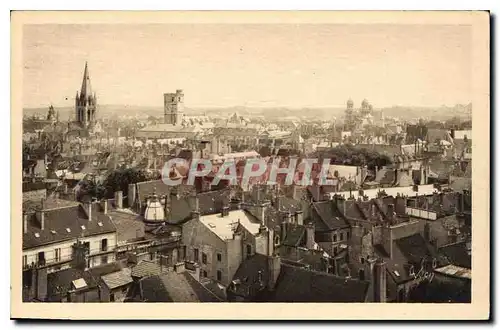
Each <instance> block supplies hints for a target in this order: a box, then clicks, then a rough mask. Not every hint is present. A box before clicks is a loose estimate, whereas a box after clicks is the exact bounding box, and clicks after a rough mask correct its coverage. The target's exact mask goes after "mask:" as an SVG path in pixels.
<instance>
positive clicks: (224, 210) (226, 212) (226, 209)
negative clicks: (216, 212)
mask: <svg viewBox="0 0 500 330" xmlns="http://www.w3.org/2000/svg"><path fill="white" fill-rule="evenodd" d="M228 215H229V206H227V205H224V206H223V207H222V212H221V216H222V217H227V216H228Z"/></svg>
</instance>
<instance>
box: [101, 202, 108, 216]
mask: <svg viewBox="0 0 500 330" xmlns="http://www.w3.org/2000/svg"><path fill="white" fill-rule="evenodd" d="M101 209H102V213H104V214H108V200H107V199H103V200H102V201H101Z"/></svg>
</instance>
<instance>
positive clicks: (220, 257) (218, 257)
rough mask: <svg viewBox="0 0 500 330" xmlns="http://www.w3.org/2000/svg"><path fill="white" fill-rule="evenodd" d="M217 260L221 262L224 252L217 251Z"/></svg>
mask: <svg viewBox="0 0 500 330" xmlns="http://www.w3.org/2000/svg"><path fill="white" fill-rule="evenodd" d="M217 261H218V262H221V261H222V254H220V253H217Z"/></svg>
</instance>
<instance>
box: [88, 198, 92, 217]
mask: <svg viewBox="0 0 500 330" xmlns="http://www.w3.org/2000/svg"><path fill="white" fill-rule="evenodd" d="M87 208H88V211H87V215H88V216H89V221H92V202H89V203H88V204H87Z"/></svg>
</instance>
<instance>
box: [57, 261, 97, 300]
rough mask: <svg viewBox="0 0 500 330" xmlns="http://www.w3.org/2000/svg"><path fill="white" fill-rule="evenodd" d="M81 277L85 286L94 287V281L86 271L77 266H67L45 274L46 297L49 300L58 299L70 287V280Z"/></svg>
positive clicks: (63, 295)
mask: <svg viewBox="0 0 500 330" xmlns="http://www.w3.org/2000/svg"><path fill="white" fill-rule="evenodd" d="M81 278H83V279H84V280H85V283H86V284H87V285H86V288H93V287H96V282H95V281H94V279H93V278H92V276H90V274H89V273H88V272H85V271H83V270H80V269H77V268H68V269H65V270H61V271H58V272H54V273H50V274H48V275H47V298H48V300H49V301H60V300H61V299H62V298H65V297H66V294H67V292H68V291H69V290H71V289H72V282H73V281H75V280H78V279H81Z"/></svg>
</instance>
